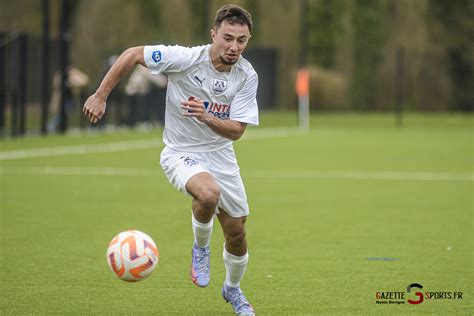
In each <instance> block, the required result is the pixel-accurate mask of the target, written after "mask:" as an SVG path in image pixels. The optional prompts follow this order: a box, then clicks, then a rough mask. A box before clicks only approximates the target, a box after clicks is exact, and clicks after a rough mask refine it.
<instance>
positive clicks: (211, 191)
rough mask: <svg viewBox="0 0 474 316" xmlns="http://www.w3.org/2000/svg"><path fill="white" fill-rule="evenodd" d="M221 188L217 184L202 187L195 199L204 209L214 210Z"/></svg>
mask: <svg viewBox="0 0 474 316" xmlns="http://www.w3.org/2000/svg"><path fill="white" fill-rule="evenodd" d="M220 195H221V190H220V188H219V187H217V186H210V187H207V188H205V189H203V190H202V191H201V192H200V193H199V195H198V196H197V201H198V202H199V204H200V205H201V206H202V207H203V208H204V209H209V210H211V209H212V210H214V209H215V208H216V206H217V203H218V202H219V197H220Z"/></svg>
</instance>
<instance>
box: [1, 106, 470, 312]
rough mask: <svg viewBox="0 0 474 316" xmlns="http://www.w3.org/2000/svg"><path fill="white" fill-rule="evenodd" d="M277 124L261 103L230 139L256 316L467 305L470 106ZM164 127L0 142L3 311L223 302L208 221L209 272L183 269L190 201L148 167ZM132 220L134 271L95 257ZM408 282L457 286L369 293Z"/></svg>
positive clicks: (193, 306) (185, 308)
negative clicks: (414, 296)
mask: <svg viewBox="0 0 474 316" xmlns="http://www.w3.org/2000/svg"><path fill="white" fill-rule="evenodd" d="M285 120H289V117H288V115H287V114H278V113H277V114H266V115H263V116H262V124H261V125H262V126H261V127H260V128H251V129H249V130H248V131H247V133H246V136H245V138H244V139H242V140H239V141H238V142H236V143H235V149H236V152H237V155H238V159H239V163H240V167H241V171H242V176H243V179H244V182H245V185H246V188H247V193H248V197H249V203H250V207H251V215H250V216H249V219H248V226H247V232H248V240H249V251H250V262H249V267H248V270H247V273H246V275H245V278H244V280H243V282H242V288H243V290H244V292H245V293H246V296H247V298H248V299H249V300H250V302H251V303H252V304H253V305H254V307H255V309H256V311H257V313H258V314H261V315H321V314H324V315H328V314H332V315H341V314H343V315H367V314H371V315H384V314H390V315H406V314H413V315H415V314H440V315H447V314H464V315H467V314H469V313H472V312H473V310H474V305H473V302H474V299H473V295H474V291H473V289H474V286H473V284H474V283H473V280H474V278H473V267H474V265H473V237H474V236H473V235H474V233H473V231H474V229H473V193H474V192H473V181H474V180H473V119H472V116H460V115H449V116H448V115H438V114H431V115H425V116H422V115H416V114H411V115H407V116H406V117H405V124H404V126H403V127H402V128H399V127H396V126H395V125H394V120H393V117H391V116H390V115H378V114H372V115H354V114H352V115H343V114H339V115H335V114H331V115H330V114H322V115H314V116H313V117H312V129H311V131H310V132H309V133H300V132H299V131H298V130H296V129H291V128H290V129H288V128H275V129H272V125H284V124H285ZM275 122H278V123H275ZM155 139H156V140H157V141H156V142H154V141H153V140H155ZM160 139H161V131H160V130H157V129H155V130H152V131H147V132H144V131H142V132H138V131H134V132H132V131H119V132H116V133H85V134H82V135H68V136H49V137H45V138H38V137H29V138H24V139H17V140H11V139H10V140H3V141H1V143H0V144H1V147H2V148H1V154H0V158H1V160H0V177H1V191H0V194H1V196H0V199H1V222H0V234H1V248H0V251H1V253H0V264H1V266H0V271H1V282H0V289H1V293H0V294H1V295H0V314H2V315H8V314H41V315H51V314H60V315H66V314H89V315H93V314H94V315H105V314H107V315H108V314H123V315H135V314H137V315H139V314H141V315H148V314H150V315H151V314H155V315H231V314H232V310H231V307H230V305H229V304H226V303H224V301H223V300H222V298H221V296H220V289H221V286H222V282H223V279H224V267H223V262H222V244H223V237H222V232H221V230H220V227H219V226H218V222H217V221H216V222H215V228H214V235H213V239H212V243H211V271H212V279H211V283H210V285H209V287H208V288H205V289H201V288H197V287H195V286H194V285H193V284H192V283H191V281H190V279H189V276H188V273H189V265H190V251H191V243H192V231H191V226H190V219H191V213H190V200H189V199H188V198H186V197H185V196H184V195H182V194H180V193H179V192H177V191H176V190H175V189H174V188H173V187H172V186H171V185H170V184H169V183H168V182H167V180H166V178H165V176H164V175H163V173H162V171H161V168H160V167H159V153H160V150H161V148H162V145H161V144H160V141H159V140H160ZM117 143H118V144H119V146H116V145H117ZM134 144H135V145H137V144H138V146H134ZM45 148H46V149H45ZM108 148H109V149H110V150H109V149H108ZM24 150H26V151H24ZM130 228H135V229H139V230H142V231H144V232H146V233H148V234H149V235H151V236H152V237H153V239H154V240H155V242H156V243H157V245H158V248H159V251H160V262H159V264H158V267H157V269H156V270H155V271H154V273H153V274H152V275H151V277H150V278H148V279H147V280H145V281H142V282H138V283H126V282H123V281H120V280H119V279H117V278H116V277H115V276H113V275H112V273H111V271H110V270H109V268H108V267H107V264H106V258H105V252H106V248H107V244H108V243H109V241H110V240H111V239H112V237H113V236H114V235H115V234H117V233H118V232H120V231H123V230H127V229H130ZM370 258H372V259H375V258H391V259H393V260H369V259H370ZM411 283H419V284H421V285H423V289H422V292H455V291H456V292H462V293H463V297H462V300H459V299H457V300H454V299H429V300H428V299H425V300H424V302H423V303H421V304H419V305H411V304H408V303H406V298H405V299H404V302H405V303H404V304H398V305H396V304H377V300H376V293H377V292H405V291H406V288H407V286H408V285H409V284H411ZM405 294H406V293H405Z"/></svg>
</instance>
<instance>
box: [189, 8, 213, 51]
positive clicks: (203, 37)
mask: <svg viewBox="0 0 474 316" xmlns="http://www.w3.org/2000/svg"><path fill="white" fill-rule="evenodd" d="M209 1H210V0H188V6H189V9H190V10H191V12H192V15H193V19H192V20H191V23H192V24H193V25H192V27H191V31H192V32H193V34H194V36H193V38H194V41H193V45H202V44H203V43H206V42H207V41H208V40H209V30H210V29H211V27H212V21H211V18H210V12H209Z"/></svg>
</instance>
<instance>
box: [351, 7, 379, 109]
mask: <svg viewBox="0 0 474 316" xmlns="http://www.w3.org/2000/svg"><path fill="white" fill-rule="evenodd" d="M385 16H386V1H385V0H355V1H354V2H353V11H352V28H353V38H352V61H353V67H352V76H351V88H350V94H351V103H352V107H353V108H354V109H357V110H373V109H375V107H376V93H375V92H376V91H377V82H378V66H379V65H380V62H381V61H382V58H383V48H384V43H385V39H386V36H385V34H386V32H387V30H386V27H385V24H384V20H385Z"/></svg>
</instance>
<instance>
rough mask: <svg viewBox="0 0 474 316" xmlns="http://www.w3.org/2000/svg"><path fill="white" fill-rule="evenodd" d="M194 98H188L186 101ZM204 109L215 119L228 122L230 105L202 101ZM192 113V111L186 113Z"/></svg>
mask: <svg viewBox="0 0 474 316" xmlns="http://www.w3.org/2000/svg"><path fill="white" fill-rule="evenodd" d="M195 99H196V98H195V97H189V98H188V101H192V100H195ZM203 104H204V108H205V109H206V110H207V112H208V113H210V114H212V115H214V116H215V117H217V118H219V119H221V120H228V119H229V117H230V105H229V104H220V103H215V102H209V101H203ZM188 112H192V111H188Z"/></svg>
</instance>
